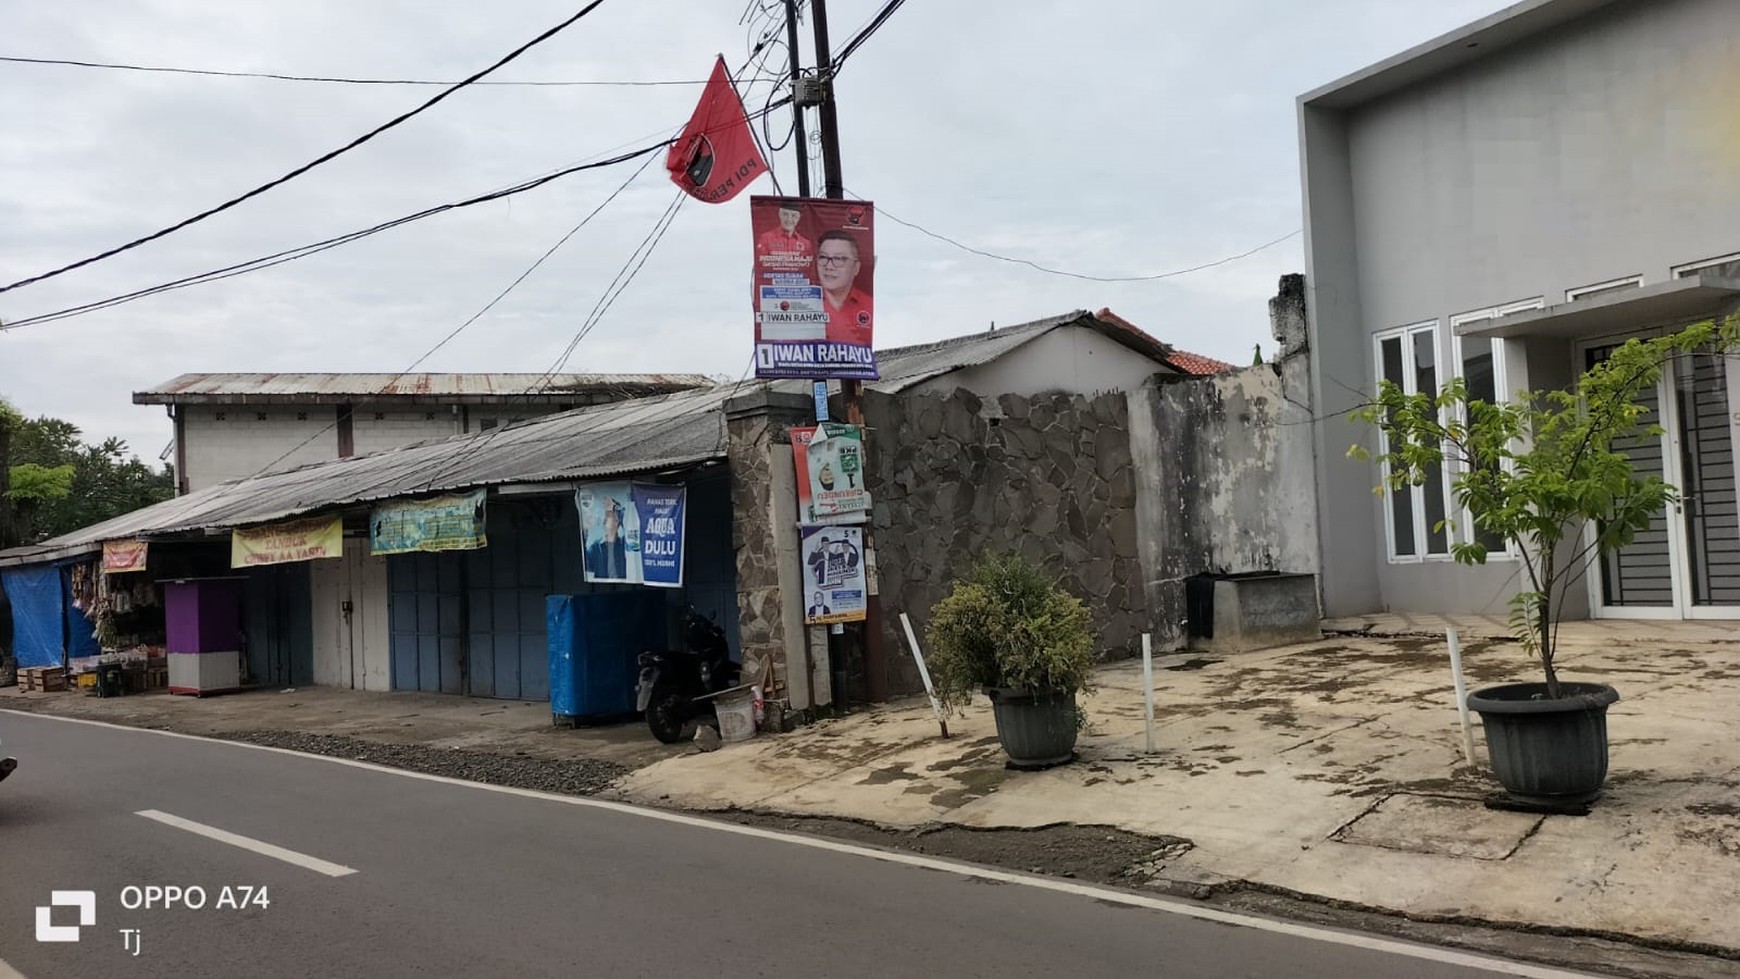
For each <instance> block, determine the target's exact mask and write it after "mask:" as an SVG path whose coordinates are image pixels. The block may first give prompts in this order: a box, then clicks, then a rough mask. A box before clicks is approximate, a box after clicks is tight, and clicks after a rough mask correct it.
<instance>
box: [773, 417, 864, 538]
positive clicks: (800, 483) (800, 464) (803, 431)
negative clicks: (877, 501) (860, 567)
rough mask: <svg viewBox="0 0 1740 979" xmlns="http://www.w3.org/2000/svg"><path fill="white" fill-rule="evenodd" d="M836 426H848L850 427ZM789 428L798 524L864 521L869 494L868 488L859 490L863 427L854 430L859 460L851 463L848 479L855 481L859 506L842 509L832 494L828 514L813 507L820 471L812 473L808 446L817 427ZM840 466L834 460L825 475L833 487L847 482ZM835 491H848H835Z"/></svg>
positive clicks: (861, 475) (857, 522)
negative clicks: (795, 482) (861, 500)
mask: <svg viewBox="0 0 1740 979" xmlns="http://www.w3.org/2000/svg"><path fill="white" fill-rule="evenodd" d="M839 427H842V428H851V427H854V426H839ZM789 431H790V433H791V449H792V463H793V465H794V466H795V467H796V469H797V494H798V523H800V524H829V525H835V524H861V523H868V522H869V521H870V493H869V491H868V490H863V489H862V487H863V484H864V474H863V472H862V462H861V460H862V459H863V435H862V432H863V430H862V429H858V432H859V445H858V451H857V452H856V453H855V456H856V459H857V460H859V461H858V462H856V463H854V465H856V467H857V468H855V469H854V470H853V472H852V476H851V481H852V482H855V483H856V485H857V487H858V489H859V495H861V496H862V497H863V505H862V506H861V507H859V508H858V509H845V508H842V507H840V506H839V505H838V499H839V498H838V497H836V498H835V500H834V502H833V504H831V506H830V508H829V509H830V511H831V512H828V513H823V512H822V508H819V507H817V506H816V498H817V495H818V487H819V486H820V484H821V482H822V479H821V477H822V474H821V473H819V472H812V471H811V462H810V445H811V444H812V443H813V442H814V441H815V440H816V439H817V438H819V437H820V434H819V433H820V431H821V426H818V425H798V426H794V427H792V428H791V429H789ZM848 455H853V453H848ZM843 468H844V465H843V464H841V463H838V462H835V463H834V464H833V465H832V466H831V467H830V469H829V471H828V473H827V474H826V475H827V477H828V479H829V481H830V482H832V483H833V486H834V487H840V486H844V485H845V484H846V483H847V482H848V481H847V479H846V478H845V477H844V476H843V475H842V473H841V470H842V469H843ZM830 489H831V488H830ZM838 492H849V491H848V490H839V491H838Z"/></svg>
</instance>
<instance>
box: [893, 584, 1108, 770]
mask: <svg viewBox="0 0 1740 979" xmlns="http://www.w3.org/2000/svg"><path fill="white" fill-rule="evenodd" d="M1090 622H1091V619H1090V617H1089V614H1088V609H1087V606H1085V605H1083V604H1082V602H1081V600H1080V599H1078V598H1076V597H1075V596H1073V595H1071V594H1069V593H1068V592H1066V591H1064V590H1063V589H1062V588H1059V587H1058V586H1057V585H1056V584H1055V583H1053V582H1051V581H1050V580H1048V579H1047V578H1046V577H1045V575H1043V574H1042V573H1041V572H1040V571H1039V570H1038V569H1036V568H1034V567H1033V566H1032V565H1031V564H1029V563H1028V562H1027V561H1025V560H1024V559H1022V558H1021V557H1019V556H1016V555H1009V556H999V555H992V556H990V557H987V558H985V559H984V560H982V561H981V562H980V563H979V564H978V565H977V566H976V567H975V568H974V569H973V573H972V575H971V576H970V577H969V578H968V579H966V580H964V581H956V582H955V585H954V590H953V591H952V592H950V594H949V596H948V597H947V598H944V599H943V600H942V601H940V602H938V603H937V605H936V607H935V608H933V609H932V610H931V620H930V625H929V628H928V629H926V634H927V636H928V639H929V643H928V645H929V652H928V659H929V667H930V671H931V674H932V678H933V680H934V682H935V684H936V688H937V697H938V699H939V700H941V701H942V703H943V705H944V707H946V708H948V709H950V710H956V711H958V710H959V709H960V708H961V707H962V706H963V705H964V704H966V703H967V702H968V701H970V700H971V699H972V695H973V692H974V691H975V690H978V691H983V692H984V694H985V696H986V697H987V698H988V699H989V700H990V701H991V706H992V710H993V712H994V714H995V716H996V720H997V738H998V740H999V741H1001V742H1002V744H1003V750H1004V752H1006V753H1007V754H1008V756H1009V763H1010V765H1011V766H1012V767H1015V768H1048V767H1050V766H1052V765H1058V764H1062V763H1064V762H1067V761H1069V760H1070V759H1071V758H1073V757H1074V755H1075V742H1076V734H1077V732H1078V730H1079V729H1080V727H1081V725H1082V716H1083V715H1082V712H1081V710H1080V709H1079V708H1078V707H1077V705H1076V694H1078V693H1084V692H1087V691H1088V690H1090V689H1091V687H1090V685H1089V679H1090V676H1091V674H1092V671H1093V665H1094V659H1093V633H1092V630H1091V627H1090Z"/></svg>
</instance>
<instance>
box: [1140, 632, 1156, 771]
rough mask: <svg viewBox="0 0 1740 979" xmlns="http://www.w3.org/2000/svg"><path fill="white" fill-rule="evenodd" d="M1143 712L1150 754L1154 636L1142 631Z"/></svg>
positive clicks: (1152, 730)
mask: <svg viewBox="0 0 1740 979" xmlns="http://www.w3.org/2000/svg"><path fill="white" fill-rule="evenodd" d="M1142 714H1143V716H1144V717H1145V718H1146V722H1145V723H1146V724H1147V728H1148V754H1150V755H1151V754H1153V753H1154V637H1153V635H1152V634H1151V633H1147V632H1144V633H1142Z"/></svg>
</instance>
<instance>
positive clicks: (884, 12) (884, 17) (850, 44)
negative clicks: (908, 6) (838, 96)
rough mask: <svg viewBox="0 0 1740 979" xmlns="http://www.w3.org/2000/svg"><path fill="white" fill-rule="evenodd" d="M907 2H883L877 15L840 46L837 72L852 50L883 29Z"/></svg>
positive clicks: (835, 67) (835, 57)
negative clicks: (889, 19)
mask: <svg viewBox="0 0 1740 979" xmlns="http://www.w3.org/2000/svg"><path fill="white" fill-rule="evenodd" d="M905 2H906V0H888V2H887V3H886V4H883V6H882V9H881V10H878V11H877V12H876V16H874V17H872V18H870V22H869V23H868V24H865V25H864V26H863V27H861V28H859V30H858V33H856V34H854V35H852V39H851V40H850V41H847V42H846V43H845V44H844V45H842V46H841V47H840V50H839V52H838V53H836V54H835V55H834V70H835V73H836V74H838V73H839V65H840V62H842V61H844V60H846V59H847V58H850V57H851V56H852V52H854V51H856V50H858V47H859V45H862V44H863V43H864V42H865V41H868V40H869V39H870V35H872V34H875V33H876V32H877V31H879V30H881V29H882V25H883V24H886V23H888V18H890V17H893V16H894V12H895V11H896V10H899V9H900V5H901V4H903V3H905Z"/></svg>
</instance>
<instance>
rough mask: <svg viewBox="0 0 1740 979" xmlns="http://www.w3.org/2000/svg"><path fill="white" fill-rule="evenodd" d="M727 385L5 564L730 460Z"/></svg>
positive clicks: (363, 463) (541, 423)
mask: <svg viewBox="0 0 1740 979" xmlns="http://www.w3.org/2000/svg"><path fill="white" fill-rule="evenodd" d="M737 393H740V392H739V391H738V389H737V386H735V385H719V386H716V387H715V386H709V387H705V388H698V389H695V390H691V391H683V392H679V393H677V394H671V395H665V396H661V397H654V398H641V399H637V400H634V401H622V402H615V403H612V404H604V405H596V406H593V407H588V408H578V409H575V410H573V411H566V412H562V413H561V414H557V415H546V416H544V417H541V418H534V419H531V420H529V421H524V422H519V423H516V424H513V425H507V426H503V427H501V428H496V429H491V430H489V431H486V432H479V433H475V434H471V435H460V436H454V437H452V438H445V439H434V440H431V441H426V442H417V443H413V444H411V445H406V446H401V447H399V448H396V449H388V450H386V451H384V452H374V453H370V454H368V455H363V456H356V457H353V458H349V459H336V460H332V461H329V462H320V463H314V464H312V465H307V466H303V467H301V468H298V469H291V470H287V471H284V472H275V473H268V474H265V475H259V476H250V477H246V478H243V479H237V480H231V481H230V482H227V483H220V484H218V485H216V486H209V487H206V488H205V489H202V490H198V491H196V492H193V493H189V494H187V495H186V496H180V497H176V498H175V499H173V500H168V501H165V502H163V503H159V504H157V505H155V506H150V507H146V508H144V509H142V510H135V511H133V512H132V513H128V514H123V515H122V516H119V517H115V518H114V519H112V520H107V521H104V522H103V523H99V524H94V525H92V526H90V527H86V528H84V529H82V530H77V531H74V532H73V533H70V534H65V535H63V536H60V537H56V538H54V539H53V540H49V541H44V542H43V543H41V544H37V545H33V546H31V547H23V548H14V549H12V550H9V551H6V552H0V565H12V564H26V563H39V562H42V561H49V560H56V559H58V558H60V557H70V556H74V555H77V554H81V553H88V552H90V551H93V550H96V549H98V548H100V547H101V545H102V542H103V541H105V540H116V539H121V538H132V537H146V538H151V537H170V536H175V535H179V534H186V533H193V532H197V531H201V530H224V529H229V528H234V527H241V526H248V525H251V524H258V523H266V522H270V521H274V520H281V519H284V518H286V517H294V516H298V515H303V514H311V513H319V512H331V511H336V510H345V509H350V508H354V507H359V506H363V505H366V504H370V503H375V502H379V501H383V500H389V499H395V498H401V497H415V496H421V495H424V494H438V493H444V492H452V491H455V490H462V489H471V488H475V487H480V486H497V485H502V484H507V483H540V482H562V481H566V480H571V479H591V478H598V477H606V476H617V475H625V474H630V473H647V472H660V471H664V470H669V469H678V468H682V467H685V466H692V465H696V464H699V463H704V462H708V461H712V460H720V459H724V458H725V413H724V411H722V410H721V408H722V407H723V405H724V403H725V402H726V401H727V400H729V399H730V398H731V397H732V396H733V395H734V394H737Z"/></svg>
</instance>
